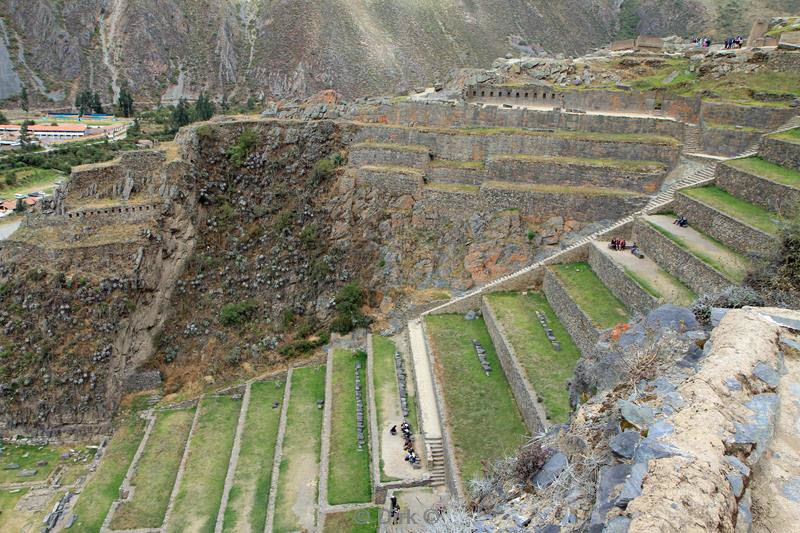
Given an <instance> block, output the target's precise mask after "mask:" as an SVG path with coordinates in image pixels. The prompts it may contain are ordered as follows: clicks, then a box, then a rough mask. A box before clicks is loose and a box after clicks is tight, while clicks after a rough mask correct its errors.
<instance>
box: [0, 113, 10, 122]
mask: <svg viewBox="0 0 800 533" xmlns="http://www.w3.org/2000/svg"><path fill="white" fill-rule="evenodd" d="M7 122H8V119H7V118H6V116H5V115H4V114H3V112H2V111H0V124H5V123H7Z"/></svg>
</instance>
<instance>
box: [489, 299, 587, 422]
mask: <svg viewBox="0 0 800 533" xmlns="http://www.w3.org/2000/svg"><path fill="white" fill-rule="evenodd" d="M486 298H487V300H488V301H489V304H490V305H491V306H492V309H493V310H494V313H495V316H496V317H497V320H498V321H500V323H502V325H503V329H504V330H505V332H506V335H507V336H508V340H509V342H511V345H512V346H513V347H514V351H515V352H516V355H517V359H518V360H519V362H520V364H521V365H522V367H523V368H524V369H525V373H526V374H527V376H528V381H530V383H531V385H532V386H533V388H534V390H535V391H536V393H537V394H538V395H539V396H541V398H542V403H543V404H544V409H545V413H547V415H548V417H549V418H550V421H551V422H553V423H556V424H560V423H563V422H566V421H567V418H568V417H569V412H570V408H569V396H568V394H567V388H566V385H567V381H568V380H569V379H570V378H571V377H572V373H573V371H574V370H575V363H577V361H578V359H579V358H580V356H581V353H580V351H579V350H578V347H577V346H575V343H573V342H572V339H571V338H570V336H569V334H568V333H567V330H566V329H564V326H563V325H562V324H561V321H560V320H558V317H557V316H556V314H555V313H554V312H553V309H552V308H551V307H550V305H549V304H548V303H547V299H546V298H545V297H544V294H542V293H541V292H529V293H528V294H522V293H518V292H506V293H492V294H489V295H487V296H486ZM536 311H540V312H542V313H544V315H545V317H547V323H548V324H549V325H550V328H551V329H552V330H553V335H555V337H556V339H558V342H559V343H560V344H561V350H560V351H556V349H555V348H554V347H553V345H552V343H551V342H550V340H549V339H548V338H547V334H546V333H545V331H544V328H542V326H541V324H539V319H538V318H537V317H536Z"/></svg>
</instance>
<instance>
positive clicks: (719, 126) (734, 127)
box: [703, 122, 765, 133]
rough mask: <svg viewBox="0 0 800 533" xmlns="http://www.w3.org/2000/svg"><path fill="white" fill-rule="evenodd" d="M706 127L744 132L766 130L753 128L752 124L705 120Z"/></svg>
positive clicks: (762, 131)
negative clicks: (740, 124)
mask: <svg viewBox="0 0 800 533" xmlns="http://www.w3.org/2000/svg"><path fill="white" fill-rule="evenodd" d="M703 127H704V128H711V129H714V130H731V131H740V132H742V133H764V132H765V130H762V129H759V128H753V127H750V126H737V125H735V124H722V123H717V122H703Z"/></svg>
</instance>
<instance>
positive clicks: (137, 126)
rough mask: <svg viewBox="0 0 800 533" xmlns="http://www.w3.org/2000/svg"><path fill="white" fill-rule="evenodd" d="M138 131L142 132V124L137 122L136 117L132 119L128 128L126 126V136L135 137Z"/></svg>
mask: <svg viewBox="0 0 800 533" xmlns="http://www.w3.org/2000/svg"><path fill="white" fill-rule="evenodd" d="M140 133H142V125H141V124H139V119H138V118H137V119H134V121H133V125H132V126H131V127H130V128H128V136H129V137H130V136H133V137H135V136H137V135H139V134H140Z"/></svg>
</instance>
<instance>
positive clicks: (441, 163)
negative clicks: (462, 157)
mask: <svg viewBox="0 0 800 533" xmlns="http://www.w3.org/2000/svg"><path fill="white" fill-rule="evenodd" d="M430 166H431V168H451V169H454V170H484V169H486V164H485V163H484V162H483V161H457V160H455V159H434V160H433V161H431V163H430Z"/></svg>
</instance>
